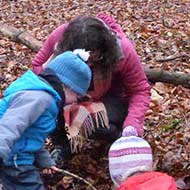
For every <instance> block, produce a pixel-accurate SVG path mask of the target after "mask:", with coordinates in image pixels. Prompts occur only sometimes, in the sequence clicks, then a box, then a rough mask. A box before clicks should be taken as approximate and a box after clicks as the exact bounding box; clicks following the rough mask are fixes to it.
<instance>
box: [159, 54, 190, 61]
mask: <svg viewBox="0 0 190 190" xmlns="http://www.w3.org/2000/svg"><path fill="white" fill-rule="evenodd" d="M184 57H187V58H188V57H189V56H188V55H185V54H184V55H170V56H167V57H163V58H160V59H157V60H156V62H165V61H172V60H174V59H178V58H184Z"/></svg>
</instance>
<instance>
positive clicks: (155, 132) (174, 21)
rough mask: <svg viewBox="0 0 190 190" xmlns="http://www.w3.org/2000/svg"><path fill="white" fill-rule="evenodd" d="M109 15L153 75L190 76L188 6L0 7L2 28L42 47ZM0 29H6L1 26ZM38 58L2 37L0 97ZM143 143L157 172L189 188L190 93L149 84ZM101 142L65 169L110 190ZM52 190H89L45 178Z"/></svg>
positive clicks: (74, 0)
mask: <svg viewBox="0 0 190 190" xmlns="http://www.w3.org/2000/svg"><path fill="white" fill-rule="evenodd" d="M98 12H105V13H108V14H111V15H112V16H114V17H115V18H116V19H117V21H118V23H120V24H121V25H122V27H123V30H124V31H125V33H126V36H128V38H130V39H131V40H132V41H133V42H134V44H135V46H136V49H137V52H138V54H139V56H140V57H141V62H142V64H144V65H148V66H149V67H151V68H159V69H164V70H167V71H170V72H180V73H184V74H189V71H190V59H189V57H190V53H189V52H190V1H189V0H180V1H179V0H159V1H158V0H128V1H124V0H101V1H99V0H98V1H96V0H64V1H60V0H17V1H16V0H15V1H14V0H12V1H8V0H0V24H2V23H6V24H8V25H10V26H14V27H16V28H18V29H23V30H26V31H27V32H29V33H30V34H31V35H32V36H34V37H35V38H36V39H37V40H39V41H41V42H43V41H44V40H45V39H46V37H47V36H48V34H49V33H50V32H51V31H53V30H54V29H55V28H56V27H57V26H59V25H60V24H61V23H63V22H65V21H69V20H71V19H72V18H74V17H75V16H78V15H96V14H97V13H98ZM0 26H1V25H0ZM34 56H35V52H34V51H33V50H31V49H30V48H28V47H27V46H25V45H23V44H21V43H17V42H13V40H11V39H10V38H8V37H6V36H4V35H2V34H1V33H0V97H2V94H3V91H4V90H5V88H6V87H7V86H8V85H9V84H10V83H11V82H12V81H13V80H15V79H16V78H17V77H18V76H20V75H21V74H22V73H23V72H24V71H26V70H27V69H28V68H30V67H31V60H32V58H34ZM151 85H152V100H151V104H150V107H149V110H148V111H147V114H146V123H145V127H144V129H145V135H144V138H146V139H147V140H148V141H149V142H150V144H151V145H152V148H153V151H154V163H155V165H154V167H155V168H156V169H157V170H158V171H163V172H167V173H168V174H170V175H172V176H174V177H175V179H176V181H177V184H178V188H179V189H189V187H190V89H189V88H185V87H183V86H181V85H173V84H169V83H161V82H155V83H152V84H151ZM108 148H109V144H107V143H106V142H104V141H89V142H88V143H87V144H86V145H85V147H84V148H83V150H82V152H81V153H79V154H77V155H76V156H74V158H73V159H72V160H71V161H69V162H68V164H67V166H65V168H64V169H66V170H68V171H71V172H73V173H74V174H77V175H80V176H81V177H82V178H84V179H86V180H89V181H90V182H91V183H92V184H93V186H94V187H96V188H97V189H99V190H103V189H104V190H105V189H111V187H112V183H111V180H110V177H109V172H108V159H107V150H108ZM44 180H45V183H46V186H47V189H52V190H53V189H60V190H61V189H69V190H72V189H77V190H84V189H85V190H88V189H89V190H90V189H92V188H91V187H89V186H87V185H85V184H84V183H83V181H81V180H77V179H74V178H73V181H72V182H69V181H68V180H67V179H66V178H65V177H64V178H63V176H62V175H56V176H48V177H47V176H46V177H44Z"/></svg>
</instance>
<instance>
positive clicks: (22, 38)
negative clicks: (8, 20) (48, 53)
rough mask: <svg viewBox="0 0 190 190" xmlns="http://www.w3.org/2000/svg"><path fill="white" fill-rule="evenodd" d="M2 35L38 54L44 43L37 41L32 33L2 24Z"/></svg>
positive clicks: (0, 32)
mask: <svg viewBox="0 0 190 190" xmlns="http://www.w3.org/2000/svg"><path fill="white" fill-rule="evenodd" d="M0 34H1V35H3V36H6V37H8V38H10V39H11V40H13V41H15V42H18V43H22V44H24V45H26V46H27V47H29V48H30V49H32V50H33V51H35V52H37V51H38V50H39V49H40V47H41V46H42V42H40V41H38V40H37V39H35V38H34V37H33V36H32V35H31V34H30V33H28V32H27V31H25V30H23V29H17V28H15V27H13V26H9V25H7V24H5V23H2V22H0Z"/></svg>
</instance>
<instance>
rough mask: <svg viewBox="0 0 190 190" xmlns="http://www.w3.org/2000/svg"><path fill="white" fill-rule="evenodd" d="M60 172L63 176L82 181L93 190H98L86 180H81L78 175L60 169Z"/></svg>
mask: <svg viewBox="0 0 190 190" xmlns="http://www.w3.org/2000/svg"><path fill="white" fill-rule="evenodd" d="M60 172H61V173H63V174H65V175H69V176H71V177H74V178H76V179H78V180H80V181H83V182H84V183H85V184H87V185H88V186H90V187H91V188H92V189H93V190H98V189H96V188H95V187H94V186H93V185H92V184H91V183H90V182H89V181H87V180H86V179H84V178H82V177H80V176H78V175H76V174H74V173H71V172H69V171H67V170H62V169H61V171H60Z"/></svg>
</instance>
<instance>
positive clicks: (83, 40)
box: [54, 16, 118, 74]
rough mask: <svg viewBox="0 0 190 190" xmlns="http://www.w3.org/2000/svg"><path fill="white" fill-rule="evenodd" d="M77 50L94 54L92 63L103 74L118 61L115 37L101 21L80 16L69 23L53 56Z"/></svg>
mask: <svg viewBox="0 0 190 190" xmlns="http://www.w3.org/2000/svg"><path fill="white" fill-rule="evenodd" d="M79 48H80V49H85V50H86V51H90V53H91V54H93V53H95V55H96V56H95V59H94V60H93V63H94V64H95V66H98V67H100V69H101V70H102V72H103V73H104V74H105V73H107V72H108V71H109V70H111V69H112V68H113V65H114V64H116V63H117V61H118V47H117V42H116V37H115V36H114V35H113V34H112V32H111V31H110V30H109V29H108V28H107V27H106V26H105V24H104V23H103V22H102V21H100V20H99V19H97V18H94V17H90V16H80V17H77V18H76V19H74V20H73V21H71V22H70V23H69V25H68V27H67V28H66V30H65V31H64V33H63V38H62V40H60V41H59V42H58V44H57V47H56V50H55V52H54V55H55V56H56V55H58V54H60V53H63V52H64V51H68V50H71V51H72V50H74V49H79ZM96 53H98V54H96ZM97 55H98V56H97Z"/></svg>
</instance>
